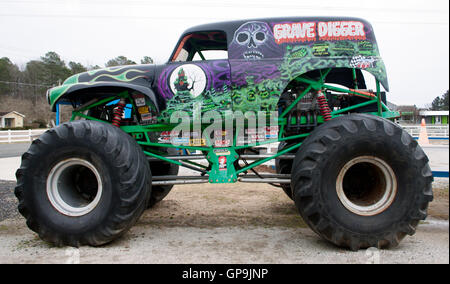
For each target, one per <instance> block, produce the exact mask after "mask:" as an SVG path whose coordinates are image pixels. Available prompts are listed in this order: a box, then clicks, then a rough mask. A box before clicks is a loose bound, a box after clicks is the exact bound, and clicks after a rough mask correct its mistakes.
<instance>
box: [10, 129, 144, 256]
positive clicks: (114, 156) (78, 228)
mask: <svg viewBox="0 0 450 284" xmlns="http://www.w3.org/2000/svg"><path fill="white" fill-rule="evenodd" d="M16 176H17V187H16V189H15V194H16V196H17V198H18V199H19V211H20V213H21V214H22V215H23V216H24V217H25V219H26V220H27V225H28V227H29V228H30V229H31V230H33V231H35V232H36V233H38V234H39V236H40V237H41V238H42V239H43V240H46V241H48V242H51V243H53V244H54V245H57V246H63V245H68V246H75V247H78V246H80V245H93V246H98V245H103V244H105V243H108V242H110V241H112V240H114V239H116V238H118V237H119V236H121V235H122V234H124V233H125V232H126V231H127V230H128V229H129V228H130V227H131V226H132V225H133V224H134V223H136V221H137V220H138V218H139V217H140V216H141V214H142V212H143V210H144V209H145V206H146V205H147V202H148V199H149V198H150V181H151V172H150V169H149V165H148V162H147V159H146V157H145V155H144V154H143V152H142V150H141V149H140V147H139V145H138V144H137V143H136V142H135V141H134V140H133V139H132V138H131V136H129V135H128V134H126V133H125V132H123V131H122V130H120V129H119V128H117V127H113V126H110V125H107V124H105V123H101V122H93V121H75V122H70V123H65V124H62V125H60V126H58V127H56V128H54V129H51V130H49V131H47V132H46V133H44V134H43V135H42V136H41V137H40V138H39V139H37V140H35V141H34V142H33V144H32V145H31V147H30V148H29V150H28V151H27V152H26V153H25V154H24V155H23V156H22V165H21V167H20V168H19V169H18V170H17V172H16Z"/></svg>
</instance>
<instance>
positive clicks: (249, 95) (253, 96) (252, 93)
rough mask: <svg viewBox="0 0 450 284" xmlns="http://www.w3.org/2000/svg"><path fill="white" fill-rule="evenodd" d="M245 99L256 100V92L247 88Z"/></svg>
mask: <svg viewBox="0 0 450 284" xmlns="http://www.w3.org/2000/svg"><path fill="white" fill-rule="evenodd" d="M247 100H248V101H249V102H253V101H255V100H256V92H255V91H254V90H249V91H248V93H247Z"/></svg>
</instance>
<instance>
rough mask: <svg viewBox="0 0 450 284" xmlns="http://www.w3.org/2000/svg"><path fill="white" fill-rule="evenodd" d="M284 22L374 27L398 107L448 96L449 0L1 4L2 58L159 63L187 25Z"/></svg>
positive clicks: (16, 0) (12, 0) (2, 0)
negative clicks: (315, 19) (334, 20)
mask: <svg viewBox="0 0 450 284" xmlns="http://www.w3.org/2000/svg"><path fill="white" fill-rule="evenodd" d="M288 16H297V17H300V16H356V17H360V18H364V19H366V20H368V21H369V22H371V23H372V25H373V27H374V30H375V35H376V37H377V41H378V45H379V49H380V52H381V56H382V57H383V59H384V62H385V64H386V68H387V72H388V78H389V84H390V93H389V94H388V100H389V101H391V102H393V103H395V104H408V105H411V104H415V105H417V106H421V107H423V106H425V105H427V104H430V103H431V101H432V100H433V99H434V98H435V97H437V96H441V95H442V94H443V93H444V92H445V91H447V90H448V85H449V1H448V0H427V1H424V0H408V1H406V0H396V1H393V0H377V1H373V0H358V1H356V0H314V1H304V0H276V1H274V0H271V1H270V0H249V1H246V0H229V1H227V0H221V1H213V0H190V1H185V0H147V1H145V0H129V1H125V0H108V1H105V0H0V57H4V56H6V57H9V58H10V59H11V61H13V62H14V63H16V64H18V65H19V67H21V68H24V66H25V64H26V62H28V61H29V60H33V59H39V57H40V56H43V55H44V54H45V53H46V52H47V51H55V52H56V53H58V54H59V55H60V56H61V57H62V58H63V60H65V61H66V63H68V62H69V61H76V62H80V63H82V64H84V65H99V66H104V64H105V63H106V62H107V61H108V60H109V59H111V58H114V57H116V56H118V55H124V56H127V57H128V58H130V59H132V60H134V61H136V62H139V61H140V59H141V58H142V57H144V56H150V57H152V58H153V59H154V60H155V63H157V64H163V63H165V62H166V61H167V60H168V58H169V56H170V54H171V52H172V50H173V48H174V47H175V44H176V43H177V41H178V38H179V37H180V35H181V33H182V32H183V31H184V30H185V29H187V28H189V27H191V26H195V25H199V24H204V23H209V22H217V21H227V20H239V19H252V18H264V17H288Z"/></svg>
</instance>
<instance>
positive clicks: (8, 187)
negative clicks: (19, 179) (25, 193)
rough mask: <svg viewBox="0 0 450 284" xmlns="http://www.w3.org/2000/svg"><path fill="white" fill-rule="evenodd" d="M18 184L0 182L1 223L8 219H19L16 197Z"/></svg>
mask: <svg viewBox="0 0 450 284" xmlns="http://www.w3.org/2000/svg"><path fill="white" fill-rule="evenodd" d="M15 186H16V182H14V181H5V180H0V222H1V221H3V220H5V219H7V218H16V217H18V216H19V215H20V214H19V211H17V204H18V202H17V199H16V196H15V195H14V187H15Z"/></svg>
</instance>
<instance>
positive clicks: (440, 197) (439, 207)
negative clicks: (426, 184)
mask: <svg viewBox="0 0 450 284" xmlns="http://www.w3.org/2000/svg"><path fill="white" fill-rule="evenodd" d="M448 185H449V181H448V179H435V181H434V183H433V194H434V200H433V202H431V203H430V205H429V207H428V215H429V216H431V217H434V218H436V219H443V220H448V211H449V203H448V201H449V193H448Z"/></svg>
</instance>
